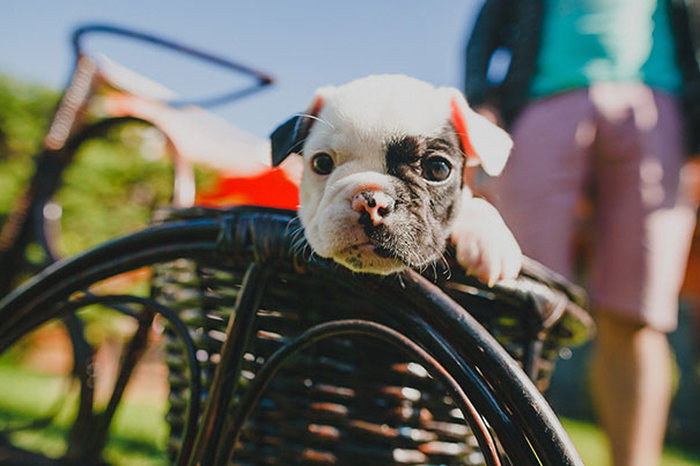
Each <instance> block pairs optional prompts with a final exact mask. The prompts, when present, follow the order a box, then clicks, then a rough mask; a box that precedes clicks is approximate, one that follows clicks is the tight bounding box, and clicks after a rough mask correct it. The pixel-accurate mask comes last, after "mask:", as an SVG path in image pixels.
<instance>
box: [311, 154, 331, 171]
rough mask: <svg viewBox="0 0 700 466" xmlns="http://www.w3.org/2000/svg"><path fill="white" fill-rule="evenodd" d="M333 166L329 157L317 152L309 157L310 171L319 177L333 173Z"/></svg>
mask: <svg viewBox="0 0 700 466" xmlns="http://www.w3.org/2000/svg"><path fill="white" fill-rule="evenodd" d="M334 166H335V164H334V163H333V159H332V158H331V156H330V155H328V154H326V153H325V152H319V153H318V154H314V156H313V157H311V169H312V170H313V171H314V172H316V173H318V174H319V175H328V174H329V173H330V172H332V171H333V168H334Z"/></svg>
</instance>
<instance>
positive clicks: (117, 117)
mask: <svg viewBox="0 0 700 466" xmlns="http://www.w3.org/2000/svg"><path fill="white" fill-rule="evenodd" d="M94 35H109V36H116V37H121V38H126V39H129V40H132V41H136V42H141V43H145V44H149V45H153V46H155V47H159V48H163V49H166V50H171V51H174V52H176V53H178V54H184V55H187V56H190V57H192V58H193V59H196V60H200V61H202V62H205V63H209V64H211V65H213V66H216V67H219V68H222V69H224V70H227V71H229V72H231V73H238V74H242V75H244V76H248V77H251V78H252V79H253V81H254V82H253V83H252V84H251V85H249V86H246V87H243V88H241V89H237V90H233V91H231V92H228V93H226V94H224V95H218V96H206V97H201V98H198V99H193V100H189V101H184V100H178V98H177V96H176V95H175V94H173V93H170V92H168V91H165V90H163V89H162V88H158V87H156V86H154V84H153V83H152V82H150V81H149V80H148V79H147V78H144V77H142V76H139V75H137V74H135V73H133V72H131V71H130V70H128V69H126V68H124V67H121V66H120V65H118V64H117V63H115V62H112V61H109V60H108V59H105V57H100V58H101V60H98V59H96V58H94V57H92V56H91V55H90V54H88V53H87V52H86V51H85V42H86V39H87V38H88V37H89V36H94ZM71 42H72V46H73V51H74V54H75V65H74V69H73V71H72V73H71V79H70V81H69V84H68V85H67V87H66V89H65V90H64V92H63V96H62V98H61V100H60V103H59V105H58V107H57V109H56V111H55V114H54V118H53V120H52V122H51V124H50V126H49V129H48V131H47V134H46V136H45V138H44V141H43V149H42V150H41V152H40V153H39V154H37V155H36V156H35V157H34V160H35V162H34V165H35V170H34V175H33V177H32V179H31V181H30V183H29V186H28V187H27V189H26V190H25V191H24V193H23V194H22V195H21V197H20V199H18V200H17V202H16V208H15V209H14V210H13V211H11V212H10V214H9V216H8V218H7V220H6V221H5V223H4V224H3V225H2V229H1V230H0V271H1V273H0V296H2V295H5V294H7V292H8V291H9V290H10V289H11V288H12V287H13V285H16V283H14V282H15V281H16V279H17V278H18V276H19V275H20V273H21V271H22V270H23V269H24V270H26V269H28V270H29V271H30V272H36V271H38V270H41V269H43V268H44V267H46V266H47V265H48V264H50V263H52V262H55V261H56V260H57V259H58V258H59V256H60V255H59V254H58V252H57V250H56V249H57V248H56V245H55V234H54V235H52V234H51V233H50V231H51V230H52V229H53V230H56V228H57V227H56V215H55V212H56V210H57V209H56V206H55V202H54V203H53V204H52V207H53V208H51V209H46V206H47V205H48V204H49V203H51V202H52V198H53V196H54V195H55V194H56V192H57V191H58V190H59V188H60V186H61V176H62V174H63V173H64V171H65V170H66V168H67V167H69V166H70V164H71V163H72V162H73V160H74V159H75V155H76V152H77V151H78V149H79V148H81V147H82V146H83V145H84V144H85V143H86V142H87V141H89V140H92V139H95V138H99V137H103V136H104V135H105V134H106V133H107V131H109V130H110V129H113V128H115V127H118V126H121V125H124V124H128V123H143V124H147V125H149V126H155V127H159V126H161V129H162V130H163V131H164V132H165V133H166V136H167V137H169V138H170V140H172V138H173V136H175V135H174V134H173V133H174V132H173V131H172V130H170V131H169V129H168V128H167V127H166V128H162V125H159V121H158V117H159V115H158V114H157V113H152V114H151V115H145V116H137V115H134V112H133V110H132V109H129V108H126V109H123V110H119V109H111V110H110V111H109V112H111V113H109V112H108V113H107V114H103V115H99V114H96V112H95V111H94V110H93V109H91V108H90V105H91V104H93V103H94V101H95V99H96V98H99V97H102V98H104V96H100V94H104V93H105V91H109V92H110V93H111V95H110V99H111V100H112V101H117V99H118V98H120V97H121V98H124V97H133V98H136V99H143V98H145V99H147V101H151V102H157V103H158V104H162V105H163V109H183V108H185V107H194V106H196V107H197V108H211V107H214V106H218V105H223V104H226V103H230V102H233V101H236V100H238V99H241V98H243V97H247V96H249V95H251V94H253V93H255V92H259V91H260V90H262V89H263V88H265V87H266V86H268V85H270V84H272V83H273V79H272V78H271V77H270V76H268V75H267V74H265V73H263V72H261V71H257V70H254V69H252V68H249V67H246V66H243V65H241V64H238V63H236V62H233V61H231V60H228V59H225V58H222V57H219V56H216V55H212V54H210V53H208V52H204V51H201V50H197V49H194V48H191V47H189V46H186V45H184V44H180V43H177V42H174V41H171V40H167V39H163V38H160V37H157V36H154V35H152V34H147V33H143V32H138V31H134V30H128V29H125V28H121V27H117V26H112V25H105V24H93V25H86V26H83V27H80V28H78V29H76V30H75V31H74V33H73V36H72V41H71ZM134 89H135V91H134ZM142 90H145V92H142ZM149 94H150V95H149ZM144 102H145V101H144ZM117 113H120V114H117ZM194 123H196V122H194ZM182 134H186V133H182ZM227 142H229V143H230V141H227ZM185 144H186V145H187V146H188V147H187V148H188V149H191V147H192V146H193V144H191V143H190V144H187V143H185ZM172 155H173V165H174V182H173V187H174V191H173V198H172V204H173V205H179V206H187V205H192V204H193V202H194V172H193V167H192V158H196V155H194V156H192V154H186V153H181V151H178V150H174V151H172ZM59 210H60V209H59ZM32 242H34V243H36V244H38V245H39V246H40V248H41V250H42V252H43V255H44V259H43V260H42V261H40V262H39V263H38V264H32V263H30V262H29V261H28V260H27V258H26V257H25V250H26V248H27V246H28V245H29V244H30V243H32Z"/></svg>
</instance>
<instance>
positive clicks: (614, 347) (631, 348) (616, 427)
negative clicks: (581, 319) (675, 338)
mask: <svg viewBox="0 0 700 466" xmlns="http://www.w3.org/2000/svg"><path fill="white" fill-rule="evenodd" d="M606 311H608V310H605V309H599V310H598V321H597V323H598V335H597V338H596V341H595V344H594V347H593V353H592V360H591V375H592V388H593V396H594V402H595V405H596V408H597V412H598V416H599V419H600V422H601V424H602V426H603V429H604V430H605V432H606V434H607V436H608V440H609V441H610V447H611V453H612V459H613V464H614V465H616V466H644V465H649V466H652V465H658V464H659V459H660V457H661V451H662V447H663V439H664V432H665V429H666V418H667V415H668V406H669V403H670V399H671V355H670V351H669V348H668V342H667V339H666V335H665V334H664V333H663V332H660V331H658V330H655V329H653V328H652V327H649V326H645V325H640V324H639V323H636V322H632V321H628V320H625V319H624V318H619V317H617V316H616V314H615V311H613V312H606Z"/></svg>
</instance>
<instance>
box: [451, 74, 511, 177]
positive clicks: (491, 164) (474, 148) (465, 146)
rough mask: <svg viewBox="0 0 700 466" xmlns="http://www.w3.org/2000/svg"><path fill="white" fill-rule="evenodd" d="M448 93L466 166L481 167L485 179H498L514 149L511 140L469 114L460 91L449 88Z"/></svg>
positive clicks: (473, 113)
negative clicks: (489, 176) (486, 176)
mask: <svg viewBox="0 0 700 466" xmlns="http://www.w3.org/2000/svg"><path fill="white" fill-rule="evenodd" d="M449 92H450V93H451V96H450V119H451V122H452V125H453V126H454V128H455V131H456V132H457V135H458V136H459V139H460V142H461V143H462V150H463V151H464V154H465V155H466V157H467V166H468V167H474V166H476V165H481V166H482V168H483V169H484V171H485V172H486V173H487V174H488V175H491V176H497V175H499V174H500V173H501V171H502V170H503V167H504V166H505V164H506V161H507V160H508V155H509V154H510V149H511V148H512V147H513V141H512V140H511V138H510V136H509V135H508V133H506V132H505V131H504V130H502V129H501V128H499V127H498V126H496V125H495V124H494V123H492V122H490V121H489V120H488V119H486V118H485V117H483V116H481V115H479V114H478V113H476V112H475V111H474V110H472V108H471V107H469V105H468V104H467V100H466V99H465V98H464V95H463V94H462V93H461V92H460V91H459V90H457V89H455V88H452V89H450V91H449Z"/></svg>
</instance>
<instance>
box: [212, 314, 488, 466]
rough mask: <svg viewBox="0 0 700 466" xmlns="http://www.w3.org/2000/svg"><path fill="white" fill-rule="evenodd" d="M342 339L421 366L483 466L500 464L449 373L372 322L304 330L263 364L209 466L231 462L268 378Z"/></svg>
mask: <svg viewBox="0 0 700 466" xmlns="http://www.w3.org/2000/svg"><path fill="white" fill-rule="evenodd" d="M342 335H366V336H371V337H375V338H379V339H381V340H384V341H386V342H388V343H390V344H392V345H394V346H396V347H397V348H400V349H401V350H403V351H405V352H407V353H409V354H410V355H411V356H412V357H414V358H416V359H417V360H418V361H419V362H420V363H421V364H424V365H425V367H426V369H427V370H428V372H429V373H430V375H431V376H432V377H434V378H435V379H436V380H439V381H440V382H441V383H442V384H443V385H444V387H445V388H446V389H447V391H448V392H449V393H450V396H452V397H453V400H454V401H455V403H457V405H458V407H459V409H460V410H461V411H462V414H463V416H464V418H465V419H466V420H467V422H468V423H469V425H470V427H471V428H472V431H473V432H474V435H475V436H476V438H477V439H478V441H479V445H480V446H481V447H482V452H483V453H484V459H485V460H486V463H487V464H488V465H489V466H499V465H500V464H501V462H500V459H499V456H498V452H497V450H496V445H495V443H494V441H493V438H492V437H491V435H490V434H489V432H488V428H487V427H486V425H485V424H484V422H483V420H482V419H481V416H480V415H479V413H478V412H477V411H476V409H475V408H474V405H473V404H472V403H471V401H470V400H469V398H468V397H467V396H466V394H465V393H464V390H462V387H460V386H459V384H457V382H456V381H455V379H454V378H453V377H452V376H451V375H450V373H449V372H447V371H446V370H445V369H444V368H443V367H442V365H441V364H440V363H439V362H438V361H437V360H436V359H435V358H434V357H433V356H431V355H430V354H429V353H428V352H427V351H425V350H424V349H423V348H421V347H420V346H418V345H417V344H416V343H414V342H413V341H411V340H410V339H409V338H406V337H405V336H404V335H402V334H401V333H399V332H397V331H396V330H394V329H392V328H390V327H387V326H385V325H381V324H378V323H376V322H370V321H364V320H356V319H348V320H341V321H333V322H326V323H323V324H319V325H317V326H315V327H312V328H310V329H308V330H306V331H305V332H304V333H302V334H301V335H299V336H298V337H296V338H295V339H294V340H292V341H291V342H289V343H288V344H286V345H285V346H283V347H282V348H280V349H279V350H277V351H276V352H275V353H274V354H273V355H272V356H271V357H270V358H269V359H268V360H267V362H266V363H265V365H264V366H262V367H261V368H260V370H259V371H258V373H257V374H256V376H255V379H253V380H252V381H251V383H250V385H249V386H248V390H247V391H246V393H245V394H244V395H243V397H242V399H241V401H240V403H239V404H238V405H237V406H236V409H235V411H234V412H233V415H232V416H231V417H230V418H229V420H228V422H227V424H226V427H225V429H224V432H223V435H222V438H225V439H227V442H226V443H225V444H222V445H220V448H219V451H218V454H217V456H216V459H215V461H214V462H212V463H211V464H217V465H224V464H227V463H228V462H229V461H230V460H231V456H232V455H233V451H234V447H235V444H236V441H237V438H238V435H239V434H240V432H241V429H242V427H243V424H244V423H245V421H246V419H247V418H248V417H249V416H250V414H251V413H252V411H253V409H254V408H255V406H256V404H257V402H258V401H259V400H260V398H261V396H262V394H263V392H264V391H265V388H266V387H267V385H268V384H269V383H270V382H271V381H272V378H273V377H274V375H275V374H276V372H277V371H278V370H279V369H280V368H281V366H282V364H283V363H284V362H285V360H286V359H287V358H288V357H290V356H292V355H293V354H295V353H298V352H300V351H303V350H304V349H305V348H307V347H309V346H311V345H314V344H316V343H318V342H320V341H323V340H325V339H328V338H332V337H337V336H342ZM203 464H204V463H203Z"/></svg>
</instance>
